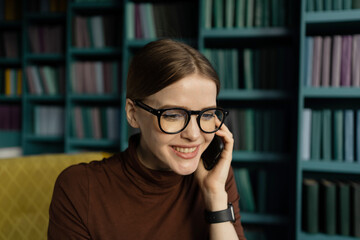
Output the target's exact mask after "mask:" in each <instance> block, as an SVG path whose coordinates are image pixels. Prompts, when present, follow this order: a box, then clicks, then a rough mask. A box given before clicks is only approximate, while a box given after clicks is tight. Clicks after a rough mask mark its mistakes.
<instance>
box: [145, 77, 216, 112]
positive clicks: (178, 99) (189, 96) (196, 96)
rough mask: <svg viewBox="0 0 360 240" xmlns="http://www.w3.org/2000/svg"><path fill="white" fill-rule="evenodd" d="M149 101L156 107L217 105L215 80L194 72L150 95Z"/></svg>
mask: <svg viewBox="0 0 360 240" xmlns="http://www.w3.org/2000/svg"><path fill="white" fill-rule="evenodd" d="M147 102H148V103H149V104H152V106H153V107H155V108H160V107H163V106H179V107H186V108H189V109H202V108H205V107H209V106H215V105H216V84H215V82H214V81H213V80H211V79H208V78H204V77H202V76H201V75H198V74H192V75H189V76H186V77H184V78H182V79H181V80H179V81H177V82H175V83H173V84H171V85H169V86H167V87H166V88H164V89H162V90H160V91H159V92H157V93H155V94H153V95H151V96H149V97H148V98H147Z"/></svg>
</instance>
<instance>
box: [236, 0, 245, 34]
mask: <svg viewBox="0 0 360 240" xmlns="http://www.w3.org/2000/svg"><path fill="white" fill-rule="evenodd" d="M245 3H246V0H236V2H235V6H236V7H235V8H236V9H235V27H237V28H243V27H245Z"/></svg>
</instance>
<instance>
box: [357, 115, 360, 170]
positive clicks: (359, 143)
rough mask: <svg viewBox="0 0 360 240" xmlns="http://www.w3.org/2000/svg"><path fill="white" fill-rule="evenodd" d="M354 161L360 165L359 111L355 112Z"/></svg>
mask: <svg viewBox="0 0 360 240" xmlns="http://www.w3.org/2000/svg"><path fill="white" fill-rule="evenodd" d="M356 160H357V163H359V164H360V110H356Z"/></svg>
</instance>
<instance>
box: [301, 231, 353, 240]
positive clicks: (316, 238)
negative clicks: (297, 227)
mask: <svg viewBox="0 0 360 240" xmlns="http://www.w3.org/2000/svg"><path fill="white" fill-rule="evenodd" d="M299 239H301V240H359V238H357V237H348V236H341V235H327V234H323V233H318V234H309V233H304V232H301V233H300V238H299Z"/></svg>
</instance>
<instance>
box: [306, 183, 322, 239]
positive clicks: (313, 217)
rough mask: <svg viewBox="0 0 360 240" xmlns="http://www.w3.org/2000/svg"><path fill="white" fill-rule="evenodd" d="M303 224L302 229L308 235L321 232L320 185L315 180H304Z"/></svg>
mask: <svg viewBox="0 0 360 240" xmlns="http://www.w3.org/2000/svg"><path fill="white" fill-rule="evenodd" d="M302 196H303V201H302V202H303V211H302V213H303V216H302V219H303V222H302V228H303V230H304V231H305V232H308V233H318V232H319V183H318V182H317V181H316V180H314V179H308V178H305V179H304V180H303V195H302Z"/></svg>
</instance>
